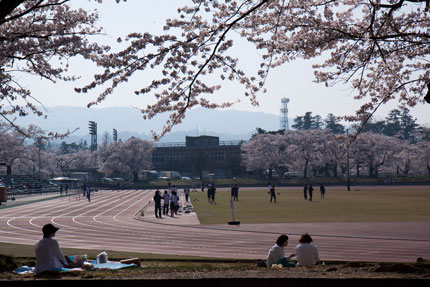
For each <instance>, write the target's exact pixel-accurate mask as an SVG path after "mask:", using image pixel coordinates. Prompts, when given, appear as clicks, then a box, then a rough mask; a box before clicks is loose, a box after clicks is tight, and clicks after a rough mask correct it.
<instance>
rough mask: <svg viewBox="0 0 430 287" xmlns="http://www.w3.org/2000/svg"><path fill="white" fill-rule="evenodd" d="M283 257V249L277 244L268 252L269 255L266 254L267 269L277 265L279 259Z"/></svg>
mask: <svg viewBox="0 0 430 287" xmlns="http://www.w3.org/2000/svg"><path fill="white" fill-rule="evenodd" d="M284 257H285V252H284V247H281V246H279V245H278V244H275V245H273V247H272V248H270V250H269V254H267V261H266V265H267V267H268V268H270V267H272V265H273V264H276V263H278V261H279V259H282V258H284Z"/></svg>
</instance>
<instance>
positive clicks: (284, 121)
mask: <svg viewBox="0 0 430 287" xmlns="http://www.w3.org/2000/svg"><path fill="white" fill-rule="evenodd" d="M289 102H290V99H289V98H282V99H281V103H282V106H281V115H280V124H279V127H280V129H281V130H285V131H288V130H289V126H288V103H289Z"/></svg>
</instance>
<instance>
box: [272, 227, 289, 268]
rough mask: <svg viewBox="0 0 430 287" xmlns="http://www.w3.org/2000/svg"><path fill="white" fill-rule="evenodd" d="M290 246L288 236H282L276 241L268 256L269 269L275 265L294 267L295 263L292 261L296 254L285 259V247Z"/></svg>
mask: <svg viewBox="0 0 430 287" xmlns="http://www.w3.org/2000/svg"><path fill="white" fill-rule="evenodd" d="M287 246H288V236H287V235H285V234H282V235H281V236H279V237H278V239H277V240H276V243H275V245H273V247H272V248H270V250H269V254H268V255H267V260H266V265H267V267H268V268H271V267H272V265H273V264H282V265H283V266H284V267H293V266H295V265H294V263H291V262H290V259H291V258H292V257H294V256H296V254H294V253H293V254H290V256H288V257H285V251H284V247H287Z"/></svg>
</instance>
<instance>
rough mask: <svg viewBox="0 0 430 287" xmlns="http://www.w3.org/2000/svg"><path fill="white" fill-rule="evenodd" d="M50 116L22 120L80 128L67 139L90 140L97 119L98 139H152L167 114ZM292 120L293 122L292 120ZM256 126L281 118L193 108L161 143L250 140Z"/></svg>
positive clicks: (73, 111) (112, 111) (57, 112)
mask: <svg viewBox="0 0 430 287" xmlns="http://www.w3.org/2000/svg"><path fill="white" fill-rule="evenodd" d="M46 114H47V116H48V117H47V119H42V118H39V117H36V116H33V115H31V116H27V117H24V118H21V119H20V120H19V123H20V124H21V125H24V126H27V125H29V124H35V125H37V126H39V127H41V128H42V129H44V130H47V131H48V130H49V131H57V132H65V131H67V129H69V130H74V129H75V128H79V129H78V130H77V131H76V132H75V133H73V135H71V136H70V137H69V138H67V139H66V140H65V141H66V142H78V141H79V140H81V139H83V140H87V142H89V141H90V140H89V139H90V137H89V135H88V132H89V129H88V121H95V122H97V130H98V142H99V143H101V142H102V135H103V134H104V133H105V132H107V133H108V134H109V135H110V137H112V129H117V131H118V138H120V139H122V140H126V139H128V138H130V137H132V136H134V137H138V138H143V139H151V130H154V131H156V132H159V131H161V129H162V127H163V124H164V122H165V121H166V119H167V117H168V115H159V116H157V117H155V118H154V119H151V120H144V119H143V118H142V114H141V113H140V111H139V110H137V109H133V108H127V107H114V108H105V109H88V108H80V107H53V108H48V110H47V113H46ZM290 122H292V121H291V120H290ZM257 127H260V128H263V129H265V130H277V129H279V117H278V116H276V115H272V114H266V113H262V112H246V111H237V110H210V109H204V108H199V109H194V110H191V111H189V112H187V117H186V118H185V120H184V121H183V123H182V124H180V125H178V126H176V127H174V128H173V129H172V132H171V133H169V134H167V135H165V136H164V137H163V138H162V139H161V142H183V141H184V140H185V136H197V135H204V134H205V135H213V136H219V137H220V140H225V141H227V140H242V139H245V140H246V139H248V138H249V137H250V136H251V135H252V134H253V133H254V132H255V129H256V128H257Z"/></svg>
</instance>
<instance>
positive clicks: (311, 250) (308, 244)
mask: <svg viewBox="0 0 430 287" xmlns="http://www.w3.org/2000/svg"><path fill="white" fill-rule="evenodd" d="M312 241H313V240H312V237H311V236H310V235H309V234H307V233H305V234H303V235H302V236H301V237H300V239H299V243H300V244H299V245H297V246H296V254H297V263H298V265H300V266H314V265H315V264H317V263H318V262H319V261H320V257H319V254H318V248H317V247H316V246H315V245H313V244H312Z"/></svg>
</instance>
